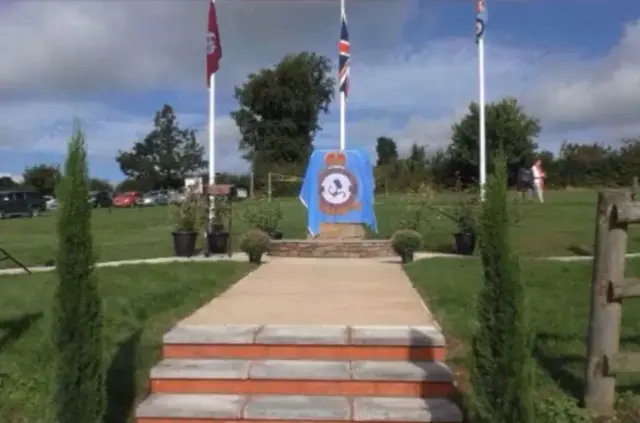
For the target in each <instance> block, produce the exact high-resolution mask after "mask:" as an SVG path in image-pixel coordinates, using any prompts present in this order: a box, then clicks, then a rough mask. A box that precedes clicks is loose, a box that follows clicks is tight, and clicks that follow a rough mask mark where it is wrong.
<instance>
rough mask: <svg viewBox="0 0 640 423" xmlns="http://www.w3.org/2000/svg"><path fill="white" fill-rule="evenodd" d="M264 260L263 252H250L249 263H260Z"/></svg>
mask: <svg viewBox="0 0 640 423" xmlns="http://www.w3.org/2000/svg"><path fill="white" fill-rule="evenodd" d="M260 262H262V253H259V254H249V263H253V264H260Z"/></svg>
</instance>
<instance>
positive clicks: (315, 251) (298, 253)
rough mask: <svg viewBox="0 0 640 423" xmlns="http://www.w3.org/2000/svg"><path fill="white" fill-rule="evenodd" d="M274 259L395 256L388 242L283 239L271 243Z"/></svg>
mask: <svg viewBox="0 0 640 423" xmlns="http://www.w3.org/2000/svg"><path fill="white" fill-rule="evenodd" d="M268 254H269V255H270V256H272V257H324V258H368V257H391V256H394V255H395V254H394V252H393V249H392V248H391V241H388V240H326V239H307V240H297V239H282V240H277V241H271V245H270V247H269V252H268Z"/></svg>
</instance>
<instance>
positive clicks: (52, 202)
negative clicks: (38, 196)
mask: <svg viewBox="0 0 640 423" xmlns="http://www.w3.org/2000/svg"><path fill="white" fill-rule="evenodd" d="M43 198H44V201H45V207H46V208H47V210H57V209H58V200H56V199H55V198H53V197H52V196H50V195H45V196H44V197H43Z"/></svg>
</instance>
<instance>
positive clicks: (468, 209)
mask: <svg viewBox="0 0 640 423" xmlns="http://www.w3.org/2000/svg"><path fill="white" fill-rule="evenodd" d="M478 197H479V195H478V193H477V192H476V191H474V190H464V189H461V188H458V189H456V201H455V202H454V203H453V204H452V205H450V206H448V207H431V208H432V209H434V210H435V211H436V212H437V213H438V215H439V216H442V217H444V218H446V219H449V220H450V221H451V223H453V226H454V228H455V232H454V233H453V239H454V250H455V252H456V253H457V254H461V255H471V254H473V252H474V250H475V247H476V223H477V216H478V208H479V201H478Z"/></svg>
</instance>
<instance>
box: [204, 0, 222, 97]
mask: <svg viewBox="0 0 640 423" xmlns="http://www.w3.org/2000/svg"><path fill="white" fill-rule="evenodd" d="M221 57H222V45H221V44H220V31H219V30H218V18H217V16H216V0H211V4H210V5H209V25H208V26H207V86H209V82H210V78H211V75H212V74H214V73H216V72H217V71H218V67H219V64H220V58H221Z"/></svg>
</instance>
